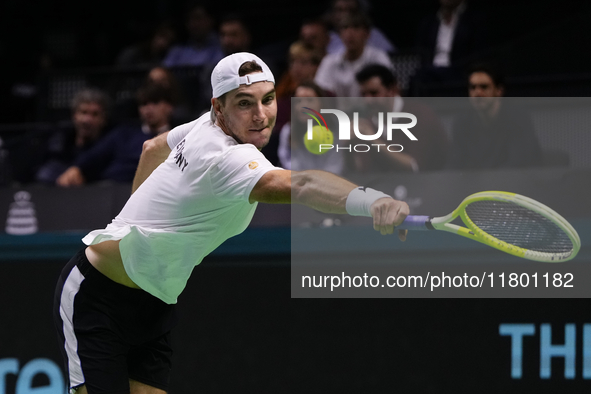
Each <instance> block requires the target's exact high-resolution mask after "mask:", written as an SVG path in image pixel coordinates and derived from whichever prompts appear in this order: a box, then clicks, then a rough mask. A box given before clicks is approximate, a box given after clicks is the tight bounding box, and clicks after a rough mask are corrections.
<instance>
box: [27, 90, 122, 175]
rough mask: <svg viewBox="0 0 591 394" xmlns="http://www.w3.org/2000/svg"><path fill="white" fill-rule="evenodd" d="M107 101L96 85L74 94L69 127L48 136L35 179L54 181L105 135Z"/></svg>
mask: <svg viewBox="0 0 591 394" xmlns="http://www.w3.org/2000/svg"><path fill="white" fill-rule="evenodd" d="M110 105H111V100H110V98H109V96H108V95H107V93H105V92H103V91H102V90H99V89H94V88H87V89H82V90H79V91H78V92H77V93H76V94H75V95H74V98H73V100H72V105H71V108H72V127H71V128H65V129H62V130H59V131H57V132H55V133H53V134H52V135H51V136H50V137H49V140H48V141H47V150H46V156H45V158H44V160H43V164H42V165H41V167H40V168H39V169H38V170H37V171H36V176H35V179H36V181H38V182H43V183H50V184H55V182H56V180H57V178H58V177H59V176H60V175H61V174H62V173H63V172H64V171H66V169H67V168H68V167H70V166H71V165H72V164H73V163H74V162H75V161H76V160H77V159H78V158H79V157H80V156H81V155H83V154H84V153H85V152H87V151H88V150H90V149H91V148H92V147H93V146H94V145H95V144H96V143H97V142H98V141H99V140H100V139H101V138H102V137H103V136H104V135H105V132H106V130H107V129H108V123H109V122H108V114H109V108H110Z"/></svg>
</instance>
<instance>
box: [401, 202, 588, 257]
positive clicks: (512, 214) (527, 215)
mask: <svg viewBox="0 0 591 394" xmlns="http://www.w3.org/2000/svg"><path fill="white" fill-rule="evenodd" d="M458 216H459V217H460V218H461V220H462V221H463V222H464V224H465V225H466V227H462V226H458V225H455V224H451V222H452V221H453V220H454V219H456V218H457V217H458ZM397 228H399V229H402V230H404V229H406V230H442V231H447V232H450V233H455V234H458V235H461V236H463V237H466V238H470V239H472V240H474V241H478V242H482V243H483V244H485V245H488V246H492V247H493V248H496V249H499V250H501V251H503V252H506V253H509V254H512V255H514V256H517V257H523V258H525V259H529V260H534V261H543V262H563V261H567V260H571V259H572V258H574V257H575V256H576V255H577V253H578V252H579V249H580V247H581V240H580V238H579V235H578V234H577V232H576V231H575V229H574V228H573V227H572V226H571V225H570V223H568V222H567V221H566V219H564V218H563V217H562V216H560V215H559V214H557V213H556V212H554V211H553V210H552V209H550V208H549V207H547V206H546V205H544V204H542V203H539V202H537V201H535V200H532V199H531V198H529V197H525V196H522V195H519V194H515V193H508V192H499V191H486V192H480V193H475V194H472V195H470V196H468V197H466V198H465V199H464V201H462V203H461V204H460V206H459V207H457V208H456V209H455V210H454V211H453V212H452V213H450V214H449V215H446V216H442V217H429V216H418V215H409V216H407V218H406V219H405V220H404V222H403V223H402V224H401V225H400V226H398V227H397Z"/></svg>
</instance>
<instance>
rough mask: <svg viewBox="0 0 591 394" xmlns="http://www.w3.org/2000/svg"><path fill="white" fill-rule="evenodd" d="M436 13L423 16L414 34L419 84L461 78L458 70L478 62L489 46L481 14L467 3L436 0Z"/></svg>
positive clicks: (457, 0) (453, 0) (460, 70)
mask: <svg viewBox="0 0 591 394" xmlns="http://www.w3.org/2000/svg"><path fill="white" fill-rule="evenodd" d="M439 3H440V7H439V10H438V11H437V13H435V14H433V15H429V16H426V17H425V18H424V19H423V20H422V22H421V24H420V27H419V30H418V34H417V51H418V53H419V54H420V56H421V63H422V66H423V68H422V69H421V71H420V77H419V78H420V81H421V82H422V83H428V82H440V81H448V80H457V79H458V78H459V79H461V78H463V75H462V69H461V67H465V66H466V65H467V64H469V63H473V62H474V61H476V60H478V59H477V58H478V56H481V55H482V52H483V51H484V50H485V49H486V48H487V47H488V45H489V37H488V35H489V32H488V27H487V23H486V19H485V17H484V14H483V13H481V12H479V11H478V10H475V9H474V8H473V6H472V5H470V4H469V2H468V0H439Z"/></svg>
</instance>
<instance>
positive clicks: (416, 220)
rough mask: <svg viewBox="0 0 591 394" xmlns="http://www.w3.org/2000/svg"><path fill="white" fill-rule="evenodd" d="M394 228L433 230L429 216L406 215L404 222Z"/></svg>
mask: <svg viewBox="0 0 591 394" xmlns="http://www.w3.org/2000/svg"><path fill="white" fill-rule="evenodd" d="M396 228H397V229H398V230H411V231H421V230H433V225H431V218H430V217H429V216H420V215H408V216H407V217H406V219H404V222H402V224H401V225H400V226H398V227H396Z"/></svg>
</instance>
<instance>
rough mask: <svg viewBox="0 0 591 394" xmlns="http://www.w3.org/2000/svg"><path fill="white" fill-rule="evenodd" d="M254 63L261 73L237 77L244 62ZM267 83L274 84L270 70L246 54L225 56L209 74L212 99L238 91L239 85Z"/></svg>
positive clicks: (258, 60)
mask: <svg viewBox="0 0 591 394" xmlns="http://www.w3.org/2000/svg"><path fill="white" fill-rule="evenodd" d="M253 60H254V61H256V62H257V64H258V65H259V66H261V68H262V69H263V72H258V73H253V74H248V75H245V76H243V77H241V76H239V75H238V69H239V68H240V66H242V65H243V64H244V63H246V62H250V61H253ZM261 81H269V82H273V83H275V77H273V73H272V72H271V69H270V68H269V67H268V66H267V65H266V64H265V62H263V61H262V60H261V59H260V58H259V57H258V56H256V55H253V54H252V53H248V52H238V53H234V54H232V55H229V56H226V57H225V58H223V59H222V60H220V61H219V62H218V64H217V65H216V66H215V68H214V69H213V71H212V73H211V89H212V91H213V98H218V97H220V96H221V95H223V94H225V93H228V92H229V91H231V90H234V89H238V87H239V86H240V85H250V84H252V83H255V82H261Z"/></svg>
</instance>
